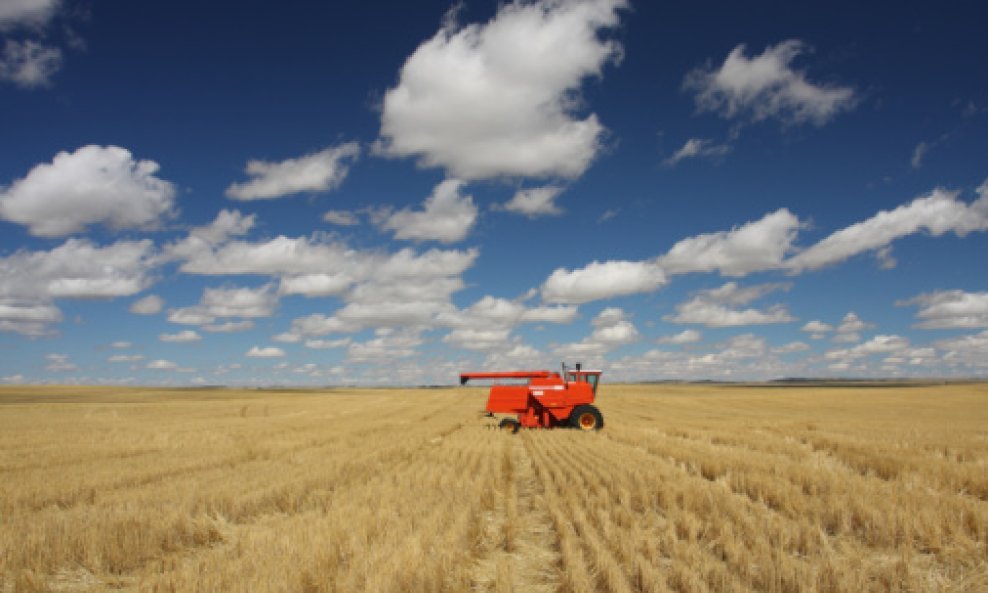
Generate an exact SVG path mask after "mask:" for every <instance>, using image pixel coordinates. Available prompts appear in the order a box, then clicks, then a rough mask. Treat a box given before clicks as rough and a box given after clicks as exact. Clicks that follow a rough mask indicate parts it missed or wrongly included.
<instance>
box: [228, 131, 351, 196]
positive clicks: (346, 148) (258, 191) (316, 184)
mask: <svg viewBox="0 0 988 593" xmlns="http://www.w3.org/2000/svg"><path fill="white" fill-rule="evenodd" d="M359 154H360V145H359V144H358V143H356V142H348V143H346V144H341V145H340V146H331V147H329V148H324V149H323V150H320V151H319V152H314V153H312V154H309V155H306V156H302V157H298V158H294V159H286V160H284V161H281V162H276V163H275V162H268V161H261V160H251V161H248V162H247V169H246V170H247V174H248V175H249V176H251V177H252V179H251V180H250V181H245V182H243V183H234V184H232V185H230V187H228V188H227V189H226V195H227V197H228V198H231V199H234V200H241V201H248V200H270V199H274V198H281V197H284V196H288V195H291V194H297V193H301V192H327V191H331V190H333V189H336V188H337V187H339V186H340V184H341V183H343V180H344V179H346V176H347V173H348V172H349V170H350V166H351V165H352V164H353V161H354V160H356V158H357V157H358V155H359Z"/></svg>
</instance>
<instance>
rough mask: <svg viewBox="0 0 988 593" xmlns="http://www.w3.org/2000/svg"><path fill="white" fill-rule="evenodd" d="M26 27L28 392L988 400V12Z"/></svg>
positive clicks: (647, 6)
mask: <svg viewBox="0 0 988 593" xmlns="http://www.w3.org/2000/svg"><path fill="white" fill-rule="evenodd" d="M694 4H695V5H691V6H675V7H674V6H662V5H659V4H658V3H644V2H626V1H623V0H570V1H564V0H552V1H550V0H544V1H541V2H514V3H498V2H493V1H484V2H480V1H467V2H462V3H459V4H455V5H454V4H451V3H450V2H383V3H366V2H338V3H332V4H331V5H330V4H326V3H316V2H295V1H289V2H282V3H278V4H277V6H275V5H272V4H270V3H264V2H246V3H244V2H238V3H222V2H214V3H206V4H203V3H186V2H172V3H166V4H153V3H152V4H147V3H136V4H135V3H132V2H120V1H99V2H78V1H73V0H16V1H12V2H5V3H4V4H3V6H2V7H0V381H3V382H6V383H34V382H55V383H125V384H128V383H129V384H162V385H170V384H175V385H197V384H210V385H211V384H230V385H275V384H297V385H336V384H450V383H453V382H454V381H455V380H456V375H457V373H458V372H459V371H465V370H478V369H517V368H546V367H548V368H555V367H557V366H558V364H559V362H561V361H567V362H569V363H573V362H577V361H580V362H583V363H585V364H589V365H592V366H598V367H601V368H603V369H604V371H605V373H606V374H607V375H606V376H607V377H608V378H609V379H610V380H651V379H726V380H742V379H772V378H779V377H792V376H804V377H805V376H814V377H984V376H985V375H986V374H988V362H986V361H988V282H986V280H988V278H986V273H985V269H986V268H985V264H984V259H985V255H986V254H988V235H986V231H988V158H986V157H988V135H986V133H985V132H986V130H988V80H986V77H985V75H984V66H983V64H984V60H985V57H986V56H988V41H986V39H985V37H984V35H983V34H982V30H981V28H982V25H983V23H984V14H983V11H981V10H979V5H978V3H976V2H956V3H946V4H944V3H940V4H930V3H914V4H908V3H906V4H903V3H896V4H890V5H889V6H887V7H882V6H879V5H877V4H876V5H874V6H872V7H867V8H862V7H861V6H860V4H859V3H846V4H845V3H827V4H826V6H823V5H821V6H818V7H814V8H812V9H807V8H805V7H790V6H788V5H778V4H776V3H746V4H744V5H741V4H739V3H694Z"/></svg>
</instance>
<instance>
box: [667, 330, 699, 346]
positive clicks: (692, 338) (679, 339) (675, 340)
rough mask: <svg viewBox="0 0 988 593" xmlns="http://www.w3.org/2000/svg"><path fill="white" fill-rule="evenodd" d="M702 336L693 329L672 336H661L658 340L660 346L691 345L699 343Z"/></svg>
mask: <svg viewBox="0 0 988 593" xmlns="http://www.w3.org/2000/svg"><path fill="white" fill-rule="evenodd" d="M702 337H703V335H702V334H701V333H700V332H698V331H696V330H695V329H684V330H683V331H681V332H679V333H678V334H676V335H673V336H663V337H661V338H659V343H660V344H692V343H694V342H699V341H700V339H701V338H702Z"/></svg>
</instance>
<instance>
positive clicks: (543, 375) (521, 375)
mask: <svg viewBox="0 0 988 593" xmlns="http://www.w3.org/2000/svg"><path fill="white" fill-rule="evenodd" d="M553 375H555V376H557V377H558V376H559V373H553V372H552V371H502V372H493V373H460V385H466V384H467V381H470V380H472V379H548V378H549V377H551V376H553Z"/></svg>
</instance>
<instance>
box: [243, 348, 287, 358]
mask: <svg viewBox="0 0 988 593" xmlns="http://www.w3.org/2000/svg"><path fill="white" fill-rule="evenodd" d="M246 355H247V356H249V357H251V358H281V357H282V356H284V355H285V351H284V350H282V349H281V348H275V347H274V346H268V347H266V348H260V347H258V346H253V347H251V349H250V350H248V351H247V354H246Z"/></svg>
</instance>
